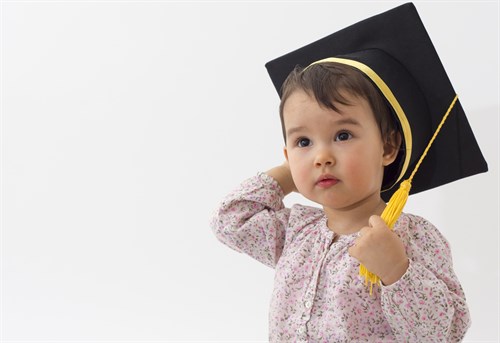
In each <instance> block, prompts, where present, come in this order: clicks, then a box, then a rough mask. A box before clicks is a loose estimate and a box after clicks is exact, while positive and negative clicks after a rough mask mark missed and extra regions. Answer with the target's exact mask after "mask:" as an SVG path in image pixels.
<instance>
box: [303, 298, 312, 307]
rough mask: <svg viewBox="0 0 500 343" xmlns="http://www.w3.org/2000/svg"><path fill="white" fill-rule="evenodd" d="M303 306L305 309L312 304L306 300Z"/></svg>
mask: <svg viewBox="0 0 500 343" xmlns="http://www.w3.org/2000/svg"><path fill="white" fill-rule="evenodd" d="M304 305H305V306H306V308H311V306H312V302H311V301H309V300H308V301H306V302H305V303H304Z"/></svg>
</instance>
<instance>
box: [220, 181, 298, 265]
mask: <svg viewBox="0 0 500 343" xmlns="http://www.w3.org/2000/svg"><path fill="white" fill-rule="evenodd" d="M283 198H284V194H283V190H282V189H281V187H280V185H279V184H278V182H277V181H276V180H275V179H274V178H272V177H271V176H269V175H267V174H265V173H258V174H257V175H256V176H254V177H252V178H250V179H247V180H245V181H244V182H243V183H242V184H241V185H240V186H239V187H238V188H237V189H236V190H234V191H233V192H231V193H230V194H229V195H228V196H226V197H225V198H224V200H223V201H222V203H221V205H220V206H219V208H218V209H217V210H216V211H215V214H214V216H213V218H212V221H211V227H212V230H213V232H214V234H215V236H216V237H217V239H219V240H220V241H221V242H222V243H224V244H226V245H227V246H229V247H230V248H232V249H234V250H236V251H238V252H241V253H246V254H248V255H250V256H251V257H253V258H255V259H256V260H258V261H260V262H262V263H264V264H265V265H267V266H269V267H272V268H274V267H275V266H276V263H277V262H278V259H279V258H280V256H281V253H282V251H283V246H284V242H285V233H286V227H287V223H288V219H289V216H290V209H288V208H285V206H284V204H283Z"/></svg>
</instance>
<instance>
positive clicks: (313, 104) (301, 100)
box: [283, 89, 373, 120]
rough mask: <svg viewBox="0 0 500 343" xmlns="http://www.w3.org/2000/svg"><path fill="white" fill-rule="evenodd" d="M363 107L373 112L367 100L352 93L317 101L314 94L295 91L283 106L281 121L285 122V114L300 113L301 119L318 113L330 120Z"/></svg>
mask: <svg viewBox="0 0 500 343" xmlns="http://www.w3.org/2000/svg"><path fill="white" fill-rule="evenodd" d="M359 106H361V107H364V108H366V109H369V110H370V112H373V109H372V108H371V105H370V103H369V101H368V100H367V99H365V98H364V97H362V96H360V95H357V94H355V93H353V92H348V91H342V99H336V98H332V99H318V98H317V97H316V96H315V95H314V94H312V93H311V92H308V91H306V90H302V89H297V90H295V91H293V92H292V93H291V94H290V96H289V97H288V98H287V99H286V100H285V102H284V104H283V119H284V120H286V119H287V117H289V116H287V113H288V114H289V113H296V112H300V113H301V117H304V116H305V117H307V116H308V114H309V115H310V114H311V113H315V112H318V111H321V112H324V113H325V114H329V115H330V116H331V117H332V118H337V117H338V116H342V115H346V114H349V112H350V111H349V109H351V108H356V107H359Z"/></svg>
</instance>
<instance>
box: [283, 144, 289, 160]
mask: <svg viewBox="0 0 500 343" xmlns="http://www.w3.org/2000/svg"><path fill="white" fill-rule="evenodd" d="M283 155H285V160H287V161H288V150H286V147H284V148H283Z"/></svg>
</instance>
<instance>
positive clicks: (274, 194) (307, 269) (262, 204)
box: [212, 173, 470, 343]
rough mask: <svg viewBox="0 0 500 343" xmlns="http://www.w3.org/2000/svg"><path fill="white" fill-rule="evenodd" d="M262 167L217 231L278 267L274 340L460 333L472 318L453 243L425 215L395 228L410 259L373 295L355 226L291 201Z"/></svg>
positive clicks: (435, 337) (226, 206) (225, 209)
mask: <svg viewBox="0 0 500 343" xmlns="http://www.w3.org/2000/svg"><path fill="white" fill-rule="evenodd" d="M283 197H284V196H283V191H282V189H281V187H280V186H279V184H278V183H277V182H276V181H275V180H274V179H273V178H272V177H270V176H268V175H267V174H264V173H259V174H258V175H256V176H254V177H252V178H250V179H248V180H245V181H244V182H243V183H242V184H241V185H240V187H238V188H237V189H236V190H234V191H233V192H231V193H230V194H229V195H228V196H227V197H226V198H225V199H224V200H223V202H222V204H221V205H220V207H219V209H218V210H217V211H216V213H215V215H214V218H213V219H212V228H213V231H214V233H215V235H216V237H217V238H218V239H219V240H220V241H221V242H223V243H224V244H226V245H228V246H229V247H231V248H233V249H234V250H236V251H238V252H242V253H245V254H248V255H249V256H251V257H253V258H255V259H256V260H258V261H260V262H262V263H264V264H265V265H267V266H269V267H272V268H274V269H275V271H276V274H275V282H274V291H273V296H272V300H271V304H270V313H269V339H270V341H271V342H419V343H422V342H458V341H460V340H462V338H463V336H464V335H465V332H466V331H467V329H468V327H469V326H470V316H469V311H468V307H467V304H466V302H465V296H464V293H463V290H462V288H461V286H460V283H459V281H458V279H457V277H456V275H455V273H454V271H453V266H452V259H451V252H450V247H449V245H448V242H447V241H446V239H445V238H444V237H443V236H442V235H441V233H440V232H439V231H438V230H437V229H436V228H435V227H434V226H433V225H432V224H431V223H429V222H428V221H427V220H425V219H423V218H421V217H418V216H415V215H411V214H406V213H403V214H402V215H401V217H400V218H399V219H398V221H397V223H396V225H395V227H394V232H395V233H396V234H397V235H398V236H399V237H400V239H401V240H402V241H403V243H404V245H405V247H406V253H407V255H408V257H409V260H410V266H409V268H408V270H407V272H406V273H405V274H404V275H403V277H402V278H401V279H400V280H399V281H397V282H396V283H394V284H392V285H390V286H381V287H375V286H374V289H373V295H370V294H369V289H368V287H367V286H365V284H364V280H363V279H362V278H361V277H360V276H359V262H358V261H357V260H356V259H355V258H353V257H351V256H350V255H349V253H348V251H347V250H348V248H349V247H350V246H351V244H353V242H354V240H355V238H356V234H352V235H340V236H338V237H335V234H334V233H333V232H332V231H331V230H329V229H328V227H327V225H326V223H327V219H326V216H325V214H324V212H323V210H322V209H319V208H315V207H308V206H302V205H294V206H293V207H292V208H286V207H284V205H283Z"/></svg>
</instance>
